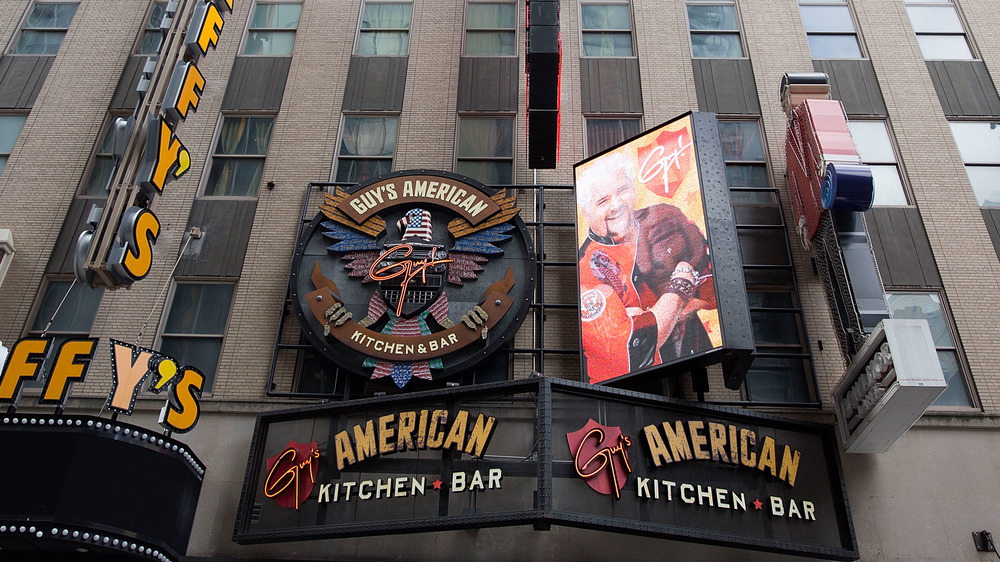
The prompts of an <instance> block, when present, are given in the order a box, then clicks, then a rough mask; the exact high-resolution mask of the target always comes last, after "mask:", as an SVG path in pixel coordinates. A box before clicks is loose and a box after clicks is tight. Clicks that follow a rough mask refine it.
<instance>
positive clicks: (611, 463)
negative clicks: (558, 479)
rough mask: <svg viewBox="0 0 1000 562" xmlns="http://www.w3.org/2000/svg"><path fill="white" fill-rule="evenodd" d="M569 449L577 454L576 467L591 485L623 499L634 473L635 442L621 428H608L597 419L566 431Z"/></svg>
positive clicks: (574, 464) (595, 488) (574, 459)
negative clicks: (631, 448)
mask: <svg viewBox="0 0 1000 562" xmlns="http://www.w3.org/2000/svg"><path fill="white" fill-rule="evenodd" d="M566 442H567V443H568V444H569V452H570V454H571V455H573V468H574V469H576V473H577V475H579V476H580V478H583V479H584V480H586V481H587V485H589V486H590V487H591V488H593V489H594V491H597V492H600V493H602V494H605V495H614V496H615V499H616V500H617V499H621V490H622V488H624V487H625V480H626V479H627V478H628V475H629V474H630V473H631V472H632V465H631V464H630V463H629V459H628V447H629V446H630V445H631V444H632V441H631V440H630V439H629V438H628V437H627V436H625V435H623V434H622V429H621V428H620V427H608V426H604V425H601V424H599V423H597V422H596V421H594V420H592V419H591V420H587V423H586V424H585V425H584V426H583V427H582V428H580V429H578V430H576V431H574V432H572V433H567V434H566Z"/></svg>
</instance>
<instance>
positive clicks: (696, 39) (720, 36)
mask: <svg viewBox="0 0 1000 562" xmlns="http://www.w3.org/2000/svg"><path fill="white" fill-rule="evenodd" d="M687 16H688V27H689V28H690V30H691V54H692V56H694V57H696V58H740V57H742V56H743V42H742V41H741V40H740V23H739V17H738V16H737V14H736V3H735V2H733V1H725V0H723V1H715V2H706V1H703V0H688V2H687Z"/></svg>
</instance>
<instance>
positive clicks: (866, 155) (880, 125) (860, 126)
mask: <svg viewBox="0 0 1000 562" xmlns="http://www.w3.org/2000/svg"><path fill="white" fill-rule="evenodd" d="M847 128H848V129H849V130H850V131H851V138H852V139H853V140H854V146H856V147H857V149H858V156H860V157H861V161H862V162H863V163H865V164H868V167H869V168H871V171H872V178H873V179H874V180H875V203H874V205H875V206H887V205H906V204H907V200H906V190H905V189H904V188H903V179H902V174H901V173H900V171H899V163H898V160H897V159H896V149H895V147H894V145H893V142H892V137H891V136H890V135H889V127H888V126H886V122H885V121H849V122H848V123H847Z"/></svg>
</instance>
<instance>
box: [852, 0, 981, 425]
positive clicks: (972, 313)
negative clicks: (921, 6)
mask: <svg viewBox="0 0 1000 562" xmlns="http://www.w3.org/2000/svg"><path fill="white" fill-rule="evenodd" d="M970 4H979V6H980V10H981V9H982V6H984V5H985V4H987V3H971V2H970ZM856 9H857V14H858V20H859V23H860V26H861V31H862V33H864V35H865V39H866V43H867V46H868V50H869V52H870V54H871V59H872V64H873V65H874V66H875V72H876V73H877V74H878V76H879V82H880V85H881V86H882V91H883V94H884V95H885V101H886V106H887V108H888V111H889V118H890V121H891V123H892V126H893V130H894V131H895V133H896V138H897V141H898V143H899V148H900V152H901V153H902V159H903V163H904V165H905V166H906V171H907V174H908V177H909V180H910V185H911V187H912V190H913V196H914V198H915V203H916V205H917V207H918V208H919V210H920V214H921V217H922V218H923V221H924V226H925V227H926V229H927V235H928V238H929V239H930V243H931V249H932V251H933V253H934V258H935V260H936V261H937V265H938V268H939V269H940V271H941V278H942V281H943V283H944V292H945V295H946V296H947V298H948V301H949V304H950V306H951V312H952V315H953V316H954V320H955V324H956V326H957V327H958V332H959V337H960V339H961V342H962V345H963V347H964V349H965V355H966V357H967V358H968V362H969V367H970V369H971V372H972V376H973V379H974V380H975V384H976V388H977V390H978V392H979V397H980V398H981V400H982V403H983V408H984V409H985V411H986V412H987V413H991V414H995V413H997V412H998V407H1000V402H998V398H1000V389H998V387H997V385H998V382H1000V381H998V380H997V376H996V370H995V364H996V360H997V357H998V355H997V354H998V352H1000V347H998V343H997V342H998V336H1000V332H998V331H997V329H998V325H997V323H996V322H994V321H992V320H990V319H992V318H996V317H997V313H998V312H1000V309H998V304H1000V303H998V301H997V299H996V298H995V297H993V296H992V295H995V294H997V290H998V288H1000V287H998V283H1000V263H998V260H997V255H996V252H995V251H994V249H993V245H992V243H991V242H990V238H989V234H988V233H987V231H986V227H985V225H984V223H983V218H982V215H981V213H980V211H979V207H978V205H977V202H976V198H975V195H974V194H973V191H972V188H971V186H970V185H969V183H968V179H967V176H966V174H965V169H964V167H963V165H962V159H961V157H960V155H959V154H958V150H957V149H956V147H955V143H954V140H953V137H952V135H951V130H950V128H949V127H948V122H947V121H946V120H945V117H944V114H943V111H942V109H941V104H940V102H939V100H938V98H937V95H936V94H935V92H934V86H933V84H932V82H931V79H930V75H929V74H928V72H927V67H926V65H925V63H924V61H923V58H922V55H921V53H920V49H919V47H918V46H917V42H916V37H915V36H914V34H913V31H912V27H911V26H910V21H909V17H908V16H907V14H906V11H905V9H904V8H903V6H902V4H901V3H900V2H897V1H895V0H874V1H868V2H863V3H858V5H856ZM995 17H996V16H995V15H994V16H993V19H994V22H995ZM981 21H982V19H981V18H979V22H981ZM977 27H978V26H977ZM994 27H995V26H994ZM990 33H993V34H995V33H996V32H995V30H992V31H991V32H990ZM984 43H985V42H984ZM994 43H995V42H994ZM992 48H993V49H994V53H995V49H996V45H995V44H994V45H993V46H992Z"/></svg>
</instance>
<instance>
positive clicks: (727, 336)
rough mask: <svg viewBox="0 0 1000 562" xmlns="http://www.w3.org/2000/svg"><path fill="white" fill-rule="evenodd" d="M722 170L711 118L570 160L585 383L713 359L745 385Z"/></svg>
mask: <svg viewBox="0 0 1000 562" xmlns="http://www.w3.org/2000/svg"><path fill="white" fill-rule="evenodd" d="M725 177H726V176H725V162H724V160H723V158H722V149H721V144H720V142H719V134H718V123H717V121H716V119H715V116H714V115H713V114H707V113H689V114H686V115H683V116H681V117H679V118H677V119H675V120H673V121H670V122H668V123H664V124H663V125H660V126H659V127H656V128H654V129H652V130H651V131H648V132H646V133H644V134H642V135H640V136H638V137H636V138H634V139H632V140H629V141H627V142H625V143H623V144H621V145H619V146H617V147H614V148H611V149H609V150H607V151H605V152H603V153H601V154H598V155H597V156H595V157H593V158H590V159H588V160H585V161H583V162H581V163H579V164H577V165H576V166H575V185H576V198H577V247H578V249H579V253H578V256H577V257H578V279H579V295H580V301H579V303H580V333H581V348H582V350H583V374H584V380H585V381H588V382H590V383H604V382H607V381H616V382H620V381H623V380H625V379H626V378H630V377H631V376H632V375H636V374H640V373H645V374H647V375H650V376H656V375H665V374H670V373H672V372H682V371H684V370H687V369H688V368H691V367H695V366H698V367H700V366H704V365H707V364H712V363H719V362H721V363H723V367H724V371H725V374H726V386H728V387H730V388H737V387H738V386H739V384H740V383H741V382H742V380H743V376H744V374H745V372H746V369H747V368H748V367H749V361H750V353H751V352H752V351H753V334H752V332H751V328H750V321H749V312H748V308H747V299H746V287H745V284H744V282H743V271H742V264H741V263H740V258H739V248H738V245H737V243H736V229H735V223H734V220H733V215H732V206H731V204H730V203H729V189H728V186H727V184H726V181H725ZM667 366H673V367H675V368H673V369H670V370H668V369H665V367H667Z"/></svg>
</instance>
